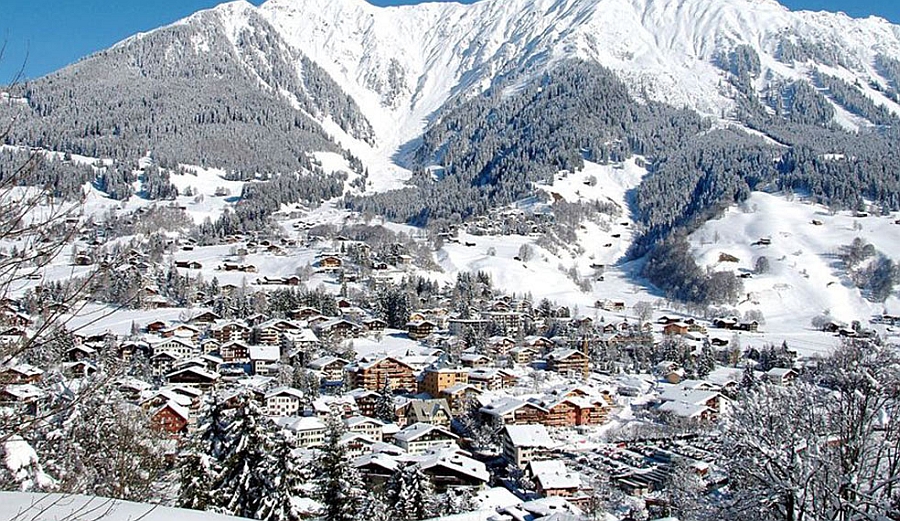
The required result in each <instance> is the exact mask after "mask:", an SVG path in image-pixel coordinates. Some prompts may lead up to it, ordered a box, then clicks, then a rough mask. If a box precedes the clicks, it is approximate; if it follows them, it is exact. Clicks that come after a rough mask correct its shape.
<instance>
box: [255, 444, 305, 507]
mask: <svg viewBox="0 0 900 521" xmlns="http://www.w3.org/2000/svg"><path fill="white" fill-rule="evenodd" d="M296 448H297V441H296V439H295V437H294V435H293V434H291V433H290V432H288V431H282V432H280V433H279V434H278V435H277V436H275V438H274V440H273V443H272V445H271V451H270V452H269V457H268V459H267V460H266V465H265V468H264V469H263V472H264V474H266V475H267V476H268V478H269V481H268V483H269V485H270V488H269V489H268V490H267V492H266V494H265V495H264V496H263V498H262V501H261V502H260V505H259V509H258V510H257V512H256V513H255V515H254V516H253V517H254V518H255V519H259V520H262V521H299V520H300V519H301V517H300V512H298V511H297V510H296V508H295V506H294V504H293V501H292V499H293V498H300V497H305V495H306V494H305V492H304V489H303V485H305V484H306V481H307V480H308V479H309V477H310V476H309V474H310V469H309V467H308V466H307V465H306V463H305V462H304V461H303V460H302V459H301V458H300V457H299V456H298V454H297V451H296V450H295V449H296Z"/></svg>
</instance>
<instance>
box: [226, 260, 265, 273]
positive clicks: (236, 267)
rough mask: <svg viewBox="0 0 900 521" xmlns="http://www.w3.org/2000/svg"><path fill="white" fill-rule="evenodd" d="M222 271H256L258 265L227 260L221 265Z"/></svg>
mask: <svg viewBox="0 0 900 521" xmlns="http://www.w3.org/2000/svg"><path fill="white" fill-rule="evenodd" d="M219 270H221V271H239V272H242V273H256V266H254V265H252V264H236V263H234V262H226V263H224V264H222V266H220V267H219Z"/></svg>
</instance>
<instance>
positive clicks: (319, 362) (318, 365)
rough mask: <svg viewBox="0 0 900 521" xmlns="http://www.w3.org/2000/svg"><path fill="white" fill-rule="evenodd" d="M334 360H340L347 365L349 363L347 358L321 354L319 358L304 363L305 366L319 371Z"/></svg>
mask: <svg viewBox="0 0 900 521" xmlns="http://www.w3.org/2000/svg"><path fill="white" fill-rule="evenodd" d="M335 362H341V363H343V364H344V365H347V364H349V363H350V362H348V361H347V360H344V359H343V358H338V357H336V356H323V357H321V358H316V359H315V360H313V361H312V362H310V363H308V364H306V366H307V367H309V368H310V369H315V370H317V371H321V370H322V369H324V368H325V367H327V366H328V365H330V364H333V363H335Z"/></svg>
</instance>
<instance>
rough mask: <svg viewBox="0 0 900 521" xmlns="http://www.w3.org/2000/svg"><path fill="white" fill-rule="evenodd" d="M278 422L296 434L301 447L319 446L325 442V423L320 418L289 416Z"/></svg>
mask: <svg viewBox="0 0 900 521" xmlns="http://www.w3.org/2000/svg"><path fill="white" fill-rule="evenodd" d="M278 424H279V425H280V426H282V427H284V428H286V429H288V430H290V431H292V432H294V434H295V435H296V440H297V445H299V446H300V447H304V448H308V447H318V446H320V445H322V444H324V443H325V432H326V430H327V429H326V427H325V424H324V423H323V422H322V420H320V419H319V418H316V417H313V416H306V417H303V418H293V417H287V418H283V419H282V420H280V421H279V422H278Z"/></svg>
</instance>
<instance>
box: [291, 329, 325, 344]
mask: <svg viewBox="0 0 900 521" xmlns="http://www.w3.org/2000/svg"><path fill="white" fill-rule="evenodd" d="M284 335H285V336H286V337H287V338H288V340H290V341H292V342H309V343H317V342H318V341H319V337H317V336H316V334H315V333H314V332H313V330H312V329H310V328H308V327H304V328H303V329H301V330H299V331H287V332H285V334H284Z"/></svg>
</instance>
